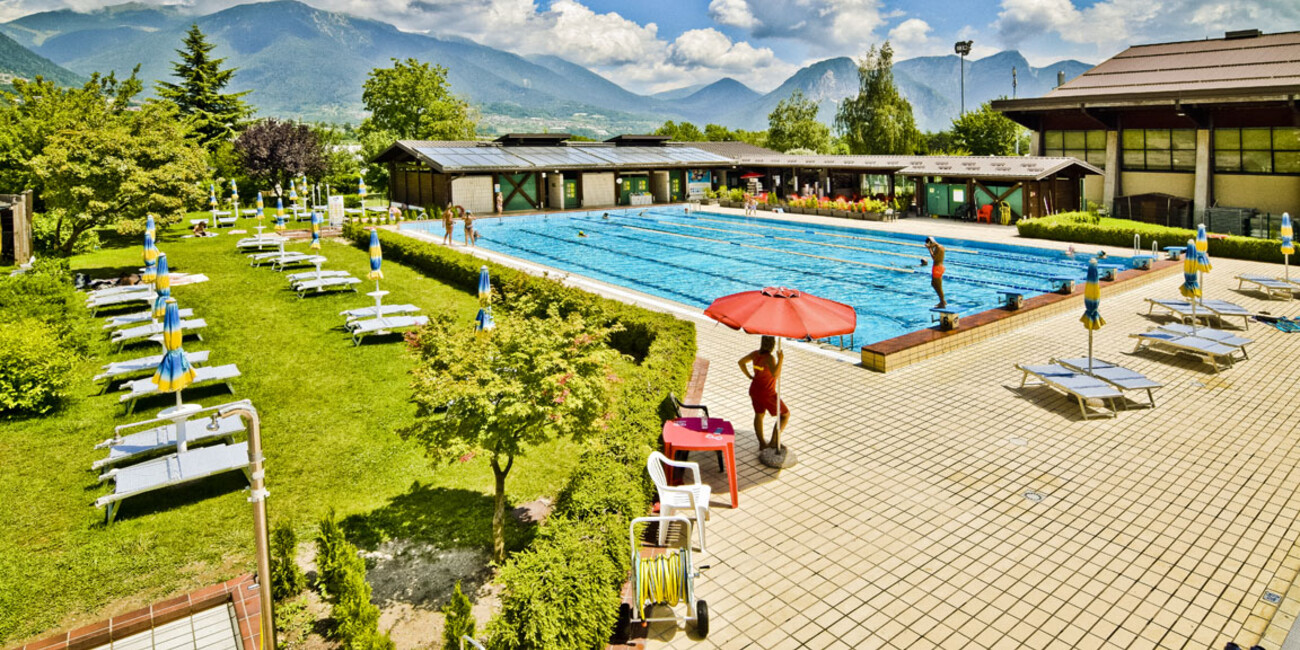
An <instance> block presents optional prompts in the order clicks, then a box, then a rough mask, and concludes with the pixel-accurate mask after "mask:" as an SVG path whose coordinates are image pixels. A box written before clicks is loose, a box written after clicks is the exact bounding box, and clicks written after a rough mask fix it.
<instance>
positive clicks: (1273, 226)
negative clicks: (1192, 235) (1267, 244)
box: [1193, 208, 1282, 239]
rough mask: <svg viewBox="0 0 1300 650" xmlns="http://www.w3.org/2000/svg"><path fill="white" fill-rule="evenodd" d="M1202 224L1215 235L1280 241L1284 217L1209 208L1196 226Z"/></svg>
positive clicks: (1268, 213)
mask: <svg viewBox="0 0 1300 650" xmlns="http://www.w3.org/2000/svg"><path fill="white" fill-rule="evenodd" d="M1200 223H1204V224H1205V229H1206V230H1208V231H1210V232H1214V233H1221V234H1225V235H1241V236H1243V237H1259V238H1261V239H1278V238H1279V237H1280V236H1281V235H1280V233H1279V231H1280V230H1281V228H1282V215H1280V214H1274V213H1272V212H1260V211H1258V210H1253V209H1250V208H1208V209H1206V211H1205V216H1204V217H1202V218H1201V219H1199V220H1198V221H1197V224H1196V225H1199V224H1200ZM1193 227H1195V225H1194V226H1193Z"/></svg>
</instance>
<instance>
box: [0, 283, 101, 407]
mask: <svg viewBox="0 0 1300 650" xmlns="http://www.w3.org/2000/svg"><path fill="white" fill-rule="evenodd" d="M82 301H83V297H82V296H81V295H80V294H78V293H77V291H76V290H75V289H73V287H72V277H71V275H70V274H69V273H68V263H67V261H66V260H40V261H38V262H37V264H36V265H34V267H33V268H32V269H31V270H29V271H27V272H26V273H20V274H18V275H14V276H0V416H4V417H28V416H32V415H40V414H44V413H48V412H50V411H51V410H53V409H55V408H56V407H58V406H59V405H60V403H61V402H63V401H65V400H66V399H67V398H68V397H69V395H68V390H67V389H68V386H70V385H71V384H72V381H73V371H74V369H75V368H76V366H77V363H78V361H79V360H80V357H81V356H83V355H85V354H87V353H88V352H89V351H90V350H91V348H92V347H94V346H97V345H100V343H97V342H98V341H102V340H103V339H102V337H100V336H99V335H98V333H97V332H98V329H99V327H98V325H97V324H96V323H95V322H94V319H92V318H91V317H90V315H89V313H88V312H87V311H86V308H85V307H84V306H83V305H82Z"/></svg>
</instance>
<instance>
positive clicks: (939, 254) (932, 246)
mask: <svg viewBox="0 0 1300 650" xmlns="http://www.w3.org/2000/svg"><path fill="white" fill-rule="evenodd" d="M925 247H926V248H927V249H929V251H930V257H932V258H934V266H933V267H931V269H930V286H932V287H934V292H935V293H937V294H939V304H937V305H935V307H936V308H938V309H943V308H944V307H947V306H948V301H947V300H945V299H944V297H943V272H944V270H945V269H944V268H943V256H944V250H943V246H940V245H939V242H938V241H935V239H934V237H926V238H925ZM921 263H922V264H923V265H924V264H925V261H924V260H922V262H921Z"/></svg>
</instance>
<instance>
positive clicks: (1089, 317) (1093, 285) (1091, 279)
mask: <svg viewBox="0 0 1300 650" xmlns="http://www.w3.org/2000/svg"><path fill="white" fill-rule="evenodd" d="M1098 275H1099V274H1098V273H1097V260H1096V259H1091V260H1088V279H1087V281H1085V282H1084V284H1083V316H1082V317H1080V318H1079V322H1081V323H1083V326H1084V327H1085V328H1087V330H1088V372H1092V333H1093V331H1094V330H1099V329H1101V327H1102V326H1103V325H1105V324H1106V319H1104V318H1102V317H1101V311H1100V307H1101V280H1100V278H1099V277H1098Z"/></svg>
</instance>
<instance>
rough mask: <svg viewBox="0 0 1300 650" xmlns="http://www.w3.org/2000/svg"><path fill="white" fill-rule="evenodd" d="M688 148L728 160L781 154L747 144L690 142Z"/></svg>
mask: <svg viewBox="0 0 1300 650" xmlns="http://www.w3.org/2000/svg"><path fill="white" fill-rule="evenodd" d="M690 146H692V147H696V148H697V149H703V150H705V151H707V152H709V153H716V154H718V155H719V156H726V157H728V158H740V157H741V156H779V155H781V152H779V151H773V150H771V149H764V148H763V147H760V146H757V145H752V144H750V143H748V142H732V141H727V142H692V143H690Z"/></svg>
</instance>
